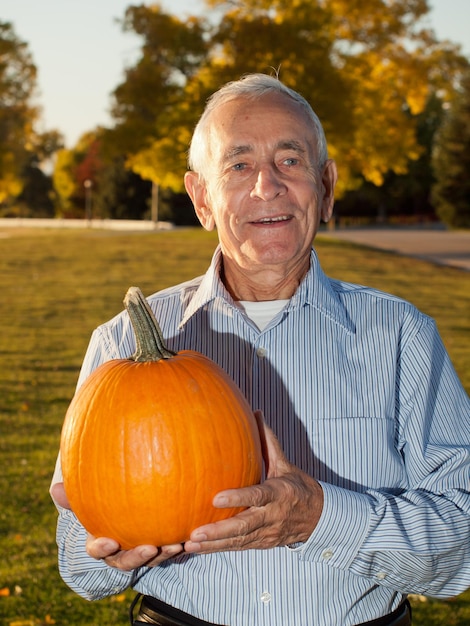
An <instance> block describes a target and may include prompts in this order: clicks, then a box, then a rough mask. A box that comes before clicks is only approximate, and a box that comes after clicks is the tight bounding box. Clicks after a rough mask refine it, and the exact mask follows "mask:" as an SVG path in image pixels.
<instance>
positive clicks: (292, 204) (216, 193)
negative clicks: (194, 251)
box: [186, 95, 336, 272]
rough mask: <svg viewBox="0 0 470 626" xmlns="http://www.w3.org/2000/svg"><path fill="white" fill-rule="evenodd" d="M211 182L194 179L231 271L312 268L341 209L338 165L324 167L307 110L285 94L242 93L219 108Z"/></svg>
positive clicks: (194, 193)
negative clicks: (320, 239) (324, 223)
mask: <svg viewBox="0 0 470 626" xmlns="http://www.w3.org/2000/svg"><path fill="white" fill-rule="evenodd" d="M210 121H211V126H210V127H211V132H210V135H209V137H208V147H209V159H208V166H207V171H205V172H204V178H205V182H203V183H200V182H198V179H197V176H196V174H195V173H189V174H187V178H186V185H187V190H188V193H189V195H190V196H191V198H192V200H193V203H194V205H195V208H196V212H197V214H198V216H199V219H200V220H201V223H202V225H203V226H204V227H205V228H207V229H209V230H210V229H212V228H213V227H214V226H215V227H216V228H217V231H218V236H219V240H220V244H221V247H222V252H223V254H224V267H226V269H227V268H228V267H229V266H230V265H231V264H235V265H236V266H237V268H239V269H241V270H242V271H243V270H246V271H251V270H255V271H256V268H257V267H270V268H272V269H280V270H281V271H284V272H291V271H295V268H296V267H304V266H305V259H306V258H307V257H309V254H310V247H311V244H312V241H313V239H314V236H315V234H316V232H317V229H318V226H319V222H320V218H323V219H328V218H329V217H330V216H331V211H332V207H333V190H334V184H335V180H336V169H335V166H334V163H332V162H331V161H329V162H328V164H327V165H326V166H325V168H323V171H321V170H320V168H319V165H318V160H317V154H316V135H315V129H314V127H313V124H312V122H311V121H310V120H309V118H308V117H307V114H306V113H305V112H304V110H303V108H302V107H301V106H300V105H299V104H297V103H296V102H294V101H293V100H291V99H290V98H288V97H287V96H283V95H274V96H273V95H270V96H265V97H263V98H261V99H257V100H249V99H246V98H238V99H235V100H232V101H230V102H227V103H225V104H224V105H222V106H221V107H219V108H218V109H216V110H215V111H214V113H213V114H212V116H211V118H210Z"/></svg>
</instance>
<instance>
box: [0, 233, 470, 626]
mask: <svg viewBox="0 0 470 626" xmlns="http://www.w3.org/2000/svg"><path fill="white" fill-rule="evenodd" d="M0 237H1V240H0V245H1V255H0V293H1V317H0V325H1V333H0V464H1V465H0V467H1V472H0V494H1V496H0V497H1V501H2V506H1V510H0V554H2V559H1V560H0V590H2V589H7V590H8V592H9V594H10V595H8V596H3V595H1V594H0V624H1V625H2V626H3V625H5V626H10V625H15V626H41V625H45V624H52V623H56V624H58V625H66V624H72V625H77V626H78V625H81V626H84V625H95V624H96V625H97V626H98V625H100V626H108V625H109V626H111V625H113V626H118V625H121V624H122V625H124V624H126V623H127V606H128V604H129V602H130V599H131V598H132V593H130V592H128V593H126V594H124V595H123V596H119V597H117V598H110V599H107V600H103V601H100V602H98V603H88V602H85V601H84V600H82V599H81V598H79V597H78V596H76V595H75V594H74V593H72V592H71V591H69V590H68V589H67V588H66V587H65V585H64V584H63V583H62V581H61V580H60V578H59V575H58V572H57V566H56V547H55V537H54V533H55V521H56V513H55V509H54V507H53V505H52V502H51V500H50V498H49V495H48V488H49V483H50V478H51V474H52V471H53V466H54V462H55V457H56V454H57V449H58V443H59V436H60V429H61V424H62V420H63V417H64V414H65V411H66V409H67V406H68V404H69V402H70V399H71V397H72V395H73V392H74V386H75V383H76V379H77V376H78V371H79V367H80V364H81V361H82V358H83V354H84V351H85V349H86V346H87V343H88V340H89V336H90V333H91V331H92V330H93V328H94V327H95V326H96V325H97V324H99V323H101V322H103V321H105V320H106V319H109V318H110V317H112V316H113V315H115V314H116V313H118V312H119V311H120V310H121V309H122V299H123V297H124V294H125V292H126V290H127V288H128V287H129V286H130V285H131V284H134V285H138V286H139V287H141V289H142V290H143V292H144V293H145V294H150V293H151V292H153V291H156V290H157V289H161V288H163V287H166V286H168V285H171V284H175V283H177V282H180V281H182V280H185V279H187V278H190V277H192V276H195V275H197V274H200V273H203V272H204V271H205V269H206V267H207V264H208V261H209V259H210V257H211V254H212V251H213V249H214V246H215V243H216V238H215V235H213V234H208V233H205V232H204V231H202V230H199V229H188V230H178V231H173V232H157V233H138V234H136V233H127V234H123V233H115V232H111V231H95V230H83V231H69V230H60V231H56V230H34V231H33V230H27V229H18V230H14V229H5V230H3V231H1V230H0ZM317 248H318V251H319V254H320V257H321V259H322V262H323V265H324V267H325V269H326V271H327V273H329V274H330V275H331V276H335V277H338V278H344V279H346V280H350V281H353V282H359V283H363V284H369V285H373V286H376V287H378V288H380V289H383V290H386V291H390V292H392V293H396V294H397V295H400V296H402V297H405V298H407V299H408V300H410V301H412V302H413V303H415V304H416V305H417V306H418V307H419V308H421V309H422V310H423V311H425V312H426V313H428V314H430V315H431V316H433V317H434V318H435V319H436V320H437V322H438V326H439V328H440V331H441V334H442V337H443V339H444V342H445V344H446V346H447V348H448V350H449V352H450V354H451V357H452V359H453V361H454V364H455V366H456V369H457V371H458V373H459V375H460V377H461V379H462V381H463V383H464V385H465V386H466V389H467V390H469V389H470V367H469V363H470V358H469V357H470V342H469V335H470V321H469V318H468V315H469V314H468V311H469V310H470V274H468V273H465V272H463V271H459V270H454V269H449V268H443V267H436V266H434V265H432V264H429V263H425V262H422V261H416V260H410V259H406V258H404V257H399V256H395V255H393V254H390V253H383V252H378V251H371V250H369V249H366V248H363V247H358V246H353V245H348V244H344V243H335V242H332V241H329V240H328V241H326V240H323V241H322V240H321V238H320V239H319V241H318V245H317ZM5 593H6V592H5ZM414 605H415V621H414V623H415V624H416V625H417V626H420V625H421V624H423V625H424V624H426V625H427V626H429V625H431V626H432V625H435V626H437V625H441V624H448V625H449V626H450V625H454V624H455V625H457V626H463V625H464V624H469V623H470V592H467V593H466V594H462V595H461V596H459V597H458V598H456V599H454V600H452V601H446V602H436V601H427V602H419V601H418V600H415V601H414Z"/></svg>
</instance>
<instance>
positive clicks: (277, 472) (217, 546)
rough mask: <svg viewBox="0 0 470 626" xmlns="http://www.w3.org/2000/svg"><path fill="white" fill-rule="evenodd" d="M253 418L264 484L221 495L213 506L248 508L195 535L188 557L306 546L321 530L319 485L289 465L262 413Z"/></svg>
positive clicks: (321, 504)
mask: <svg viewBox="0 0 470 626" xmlns="http://www.w3.org/2000/svg"><path fill="white" fill-rule="evenodd" d="M255 415H256V419H257V420H258V427H259V430H260V436H261V442H262V446H263V456H264V460H265V465H266V481H265V482H264V483H262V484H261V485H255V486H253V487H245V488H242V489H230V490H227V491H222V492H220V493H218V494H217V495H216V496H215V498H214V500H213V504H214V506H216V507H219V508H226V507H238V506H244V507H248V508H247V509H246V510H245V511H242V512H241V513H239V514H238V515H236V516H235V517H232V518H230V519H227V520H223V521H220V522H216V523H214V524H208V525H206V526H201V527H200V528H197V529H196V530H194V531H193V532H192V533H191V538H190V541H187V542H186V543H185V545H184V549H185V552H194V553H209V552H217V551H223V550H248V549H251V548H255V549H266V548H273V547H276V546H285V545H289V544H293V543H296V542H301V541H306V540H307V539H308V537H309V536H310V535H311V533H312V532H313V530H314V528H315V526H316V525H317V523H318V520H319V519H320V515H321V512H322V508H323V491H322V489H321V487H320V485H319V484H318V482H317V481H316V480H314V479H313V478H312V477H311V476H309V475H308V474H306V473H305V472H302V471H301V470H299V469H298V468H297V467H295V466H294V465H292V464H291V463H289V461H288V460H287V459H286V457H285V456H284V453H283V451H282V449H281V446H280V444H279V441H278V440H277V439H276V437H275V435H274V433H273V432H272V430H271V429H270V428H269V427H268V426H267V425H266V424H265V422H264V419H263V415H262V413H261V412H259V411H257V412H256V413H255Z"/></svg>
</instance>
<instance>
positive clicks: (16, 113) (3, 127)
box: [0, 21, 38, 204]
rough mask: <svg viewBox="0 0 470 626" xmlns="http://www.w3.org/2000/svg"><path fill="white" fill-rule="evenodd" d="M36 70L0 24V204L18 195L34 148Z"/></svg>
mask: <svg viewBox="0 0 470 626" xmlns="http://www.w3.org/2000/svg"><path fill="white" fill-rule="evenodd" d="M35 89H36V67H35V65H34V63H33V61H32V58H31V55H30V53H29V51H28V48H27V45H26V43H24V42H23V41H21V40H20V39H19V38H18V37H17V35H16V34H15V31H14V29H13V26H12V25H11V24H10V23H8V22H2V21H0V204H4V203H6V202H7V201H9V200H11V199H12V198H14V197H15V196H18V195H19V194H20V193H21V190H22V188H23V181H22V172H23V169H24V167H25V166H26V165H27V163H28V160H29V153H30V151H31V149H32V146H33V144H34V130H33V126H34V122H35V120H36V118H37V115H38V110H37V107H36V106H34V104H33V98H34V95H35Z"/></svg>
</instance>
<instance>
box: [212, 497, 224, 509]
mask: <svg viewBox="0 0 470 626" xmlns="http://www.w3.org/2000/svg"><path fill="white" fill-rule="evenodd" d="M213 504H214V506H217V507H219V508H221V509H223V508H224V507H225V506H227V504H228V501H227V496H215V498H214V500H213Z"/></svg>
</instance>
